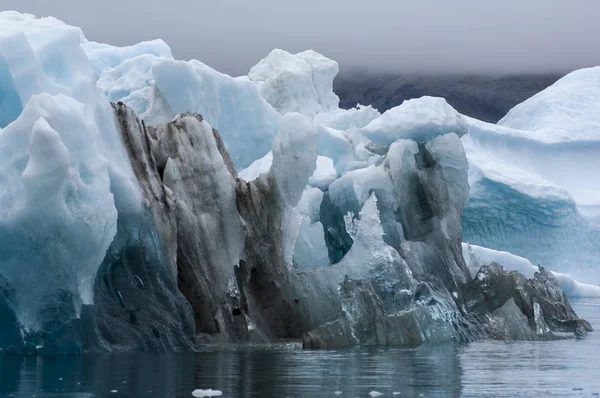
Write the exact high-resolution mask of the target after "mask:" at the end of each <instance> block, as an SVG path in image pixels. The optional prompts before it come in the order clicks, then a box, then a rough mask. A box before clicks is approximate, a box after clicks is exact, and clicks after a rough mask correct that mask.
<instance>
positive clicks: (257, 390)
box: [0, 300, 600, 398]
mask: <svg viewBox="0 0 600 398" xmlns="http://www.w3.org/2000/svg"><path fill="white" fill-rule="evenodd" d="M575 307H576V310H577V311H578V313H579V314H580V316H582V317H585V318H587V319H588V320H590V321H591V322H592V324H593V325H594V326H595V327H596V329H600V300H582V301H579V302H576V303H575ZM599 355H600V332H596V333H592V334H590V336H589V337H587V338H586V339H583V340H568V341H556V342H540V343H532V342H511V343H504V342H494V341H483V342H476V343H472V344H468V345H463V346H454V345H445V346H437V347H420V348H411V349H400V348H376V349H351V350H344V351H328V352H303V351H300V350H297V349H295V347H294V346H293V345H281V346H277V347H271V348H266V347H262V348H257V347H228V348H222V349H220V350H214V349H212V350H207V351H206V352H202V353H198V354H176V355H175V354H173V355H167V354H147V353H135V354H110V355H108V354H107V355H84V356H66V357H65V356H63V357H45V358H41V357H40V358H21V357H0V396H2V397H11V396H12V397H40V398H41V397H44V398H47V397H191V396H192V395H191V393H192V391H193V390H194V389H196V388H202V389H208V388H211V389H214V390H221V391H222V392H223V397H281V398H284V397H290V398H294V397H332V398H335V397H350V398H353V397H365V398H368V397H369V393H370V392H372V391H377V392H379V393H382V394H383V395H382V397H459V396H464V397H481V396H493V397H514V396H526V397H530V396H543V397H547V396H557V397H570V396H588V397H594V396H597V394H600V363H599V362H600V361H599V360H598V356H599ZM336 391H337V392H341V394H337V395H336ZM595 394H596V395H595Z"/></svg>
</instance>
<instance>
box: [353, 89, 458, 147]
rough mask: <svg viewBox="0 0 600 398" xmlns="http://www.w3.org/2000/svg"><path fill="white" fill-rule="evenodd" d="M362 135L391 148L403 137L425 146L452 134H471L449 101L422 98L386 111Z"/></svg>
mask: <svg viewBox="0 0 600 398" xmlns="http://www.w3.org/2000/svg"><path fill="white" fill-rule="evenodd" d="M361 132H362V133H363V134H364V135H365V136H366V137H367V138H369V139H370V140H371V141H372V142H373V143H375V144H379V145H388V146H389V145H391V144H392V143H393V142H394V141H396V140H398V139H400V138H409V139H411V140H414V141H417V142H419V143H421V142H426V141H428V140H429V139H431V138H433V137H435V136H438V135H444V134H448V133H456V134H458V135H459V136H462V135H464V134H465V133H466V132H467V125H466V123H465V121H464V118H463V116H462V115H461V114H460V113H458V112H457V111H456V110H454V108H452V107H451V106H450V105H448V103H447V102H446V100H445V99H443V98H436V97H421V98H418V99H411V100H407V101H404V102H403V103H402V104H401V105H399V106H397V107H395V108H392V109H390V110H388V111H386V112H385V113H384V114H383V115H381V117H379V118H377V119H375V120H373V121H372V122H371V123H369V124H368V125H367V126H365V127H364V128H363V129H362V130H361Z"/></svg>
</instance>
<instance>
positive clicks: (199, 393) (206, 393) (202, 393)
mask: <svg viewBox="0 0 600 398" xmlns="http://www.w3.org/2000/svg"><path fill="white" fill-rule="evenodd" d="M221 395H223V392H222V391H219V390H211V389H210V388H209V389H208V390H200V389H197V390H194V391H192V396H194V397H201V398H202V397H220V396H221Z"/></svg>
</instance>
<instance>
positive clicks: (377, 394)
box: [369, 391, 383, 397]
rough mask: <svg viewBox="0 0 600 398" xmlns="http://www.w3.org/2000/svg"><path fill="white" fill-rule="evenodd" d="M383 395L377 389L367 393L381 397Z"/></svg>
mask: <svg viewBox="0 0 600 398" xmlns="http://www.w3.org/2000/svg"><path fill="white" fill-rule="evenodd" d="M382 395H383V393H381V392H379V391H371V392H370V393H369V396H371V397H381V396H382Z"/></svg>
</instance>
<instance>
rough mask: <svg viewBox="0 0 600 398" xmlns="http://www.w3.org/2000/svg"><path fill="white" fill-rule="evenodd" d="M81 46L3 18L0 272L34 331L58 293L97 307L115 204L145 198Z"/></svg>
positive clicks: (62, 32) (19, 19) (27, 20)
mask: <svg viewBox="0 0 600 398" xmlns="http://www.w3.org/2000/svg"><path fill="white" fill-rule="evenodd" d="M80 38H81V32H80V30H79V29H76V28H72V27H68V26H65V25H64V24H62V23H60V22H59V21H56V20H54V19H52V18H47V19H41V20H37V19H35V18H34V17H33V16H30V15H21V14H17V13H13V12H5V13H0V87H1V89H2V96H1V97H2V98H3V100H2V101H4V103H3V105H5V106H6V107H4V108H3V109H7V111H3V112H0V154H1V155H0V182H1V183H0V185H1V186H2V187H3V188H2V189H0V207H1V208H2V212H0V242H2V243H1V244H0V273H1V274H2V275H3V276H4V277H6V278H8V280H9V282H10V283H11V285H13V286H14V289H15V291H16V295H17V314H18V315H19V317H20V321H21V322H22V323H23V325H24V326H25V327H26V328H27V329H28V330H30V331H33V330H35V328H36V327H39V325H38V324H36V322H37V315H38V312H39V311H42V310H43V309H44V306H46V305H48V304H49V303H52V302H53V300H58V298H57V297H56V298H55V297H53V296H54V295H55V294H56V292H57V291H59V290H62V291H66V292H68V294H70V295H71V296H70V298H67V300H71V301H72V302H73V304H75V306H76V307H79V306H80V304H82V303H84V304H89V303H91V302H92V300H93V291H92V290H93V284H94V280H95V277H96V272H97V270H98V267H99V266H100V264H101V263H102V260H103V258H104V256H105V253H106V250H107V249H108V247H109V245H110V244H111V242H112V239H113V237H114V236H115V234H116V229H117V210H116V208H115V204H114V196H116V195H119V197H121V198H123V200H124V202H126V203H128V205H129V206H131V207H133V208H135V207H136V206H140V203H141V200H142V198H141V195H140V193H139V191H138V189H137V182H136V181H135V177H134V175H133V172H132V169H131V165H130V163H129V159H128V157H127V155H126V153H125V151H124V149H123V147H122V145H121V142H120V138H119V136H118V134H117V131H116V128H115V124H114V120H113V117H112V109H111V107H110V104H109V102H108V101H107V100H106V98H105V97H104V95H103V94H102V93H101V92H100V91H99V90H98V89H97V87H96V79H95V75H94V72H93V70H92V69H91V68H90V66H89V64H88V60H87V57H86V55H85V53H84V52H83V50H82V48H81V46H80ZM42 242H43V243H42Z"/></svg>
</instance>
